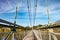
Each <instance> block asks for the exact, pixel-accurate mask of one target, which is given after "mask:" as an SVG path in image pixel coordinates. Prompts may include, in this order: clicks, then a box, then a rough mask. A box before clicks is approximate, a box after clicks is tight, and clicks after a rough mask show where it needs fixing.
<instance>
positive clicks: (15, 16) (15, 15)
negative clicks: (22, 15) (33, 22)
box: [14, 1, 18, 27]
mask: <svg viewBox="0 0 60 40" xmlns="http://www.w3.org/2000/svg"><path fill="white" fill-rule="evenodd" d="M17 10H18V3H17V1H16V12H15V14H14V27H15V25H16V18H17Z"/></svg>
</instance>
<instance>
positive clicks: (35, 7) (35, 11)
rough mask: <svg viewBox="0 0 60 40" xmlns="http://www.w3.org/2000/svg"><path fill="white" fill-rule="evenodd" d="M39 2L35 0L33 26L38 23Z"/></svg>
mask: <svg viewBox="0 0 60 40" xmlns="http://www.w3.org/2000/svg"><path fill="white" fill-rule="evenodd" d="M37 2H38V0H34V19H33V26H34V25H35V23H36V13H37Z"/></svg>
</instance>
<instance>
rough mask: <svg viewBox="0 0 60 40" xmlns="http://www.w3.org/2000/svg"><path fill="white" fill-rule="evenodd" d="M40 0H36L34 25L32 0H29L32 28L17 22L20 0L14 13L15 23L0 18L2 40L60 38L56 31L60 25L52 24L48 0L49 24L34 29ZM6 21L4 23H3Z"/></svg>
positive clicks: (49, 39) (59, 39) (28, 7)
mask: <svg viewBox="0 0 60 40" xmlns="http://www.w3.org/2000/svg"><path fill="white" fill-rule="evenodd" d="M37 3H38V0H34V15H33V25H32V19H31V2H30V0H27V9H28V15H29V24H30V26H32V28H29V30H27V29H28V28H27V29H26V28H25V27H23V26H20V25H18V24H16V19H17V16H18V15H17V14H18V0H16V8H15V13H14V23H12V22H9V21H6V20H3V19H0V40H60V33H56V32H54V29H55V28H60V25H54V26H50V25H49V24H50V15H49V10H48V0H46V14H47V19H48V24H47V26H45V27H40V28H38V29H34V28H33V26H35V24H36V14H37V6H38V5H37ZM2 23H4V24H2Z"/></svg>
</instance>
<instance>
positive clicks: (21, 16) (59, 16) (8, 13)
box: [0, 0, 60, 26]
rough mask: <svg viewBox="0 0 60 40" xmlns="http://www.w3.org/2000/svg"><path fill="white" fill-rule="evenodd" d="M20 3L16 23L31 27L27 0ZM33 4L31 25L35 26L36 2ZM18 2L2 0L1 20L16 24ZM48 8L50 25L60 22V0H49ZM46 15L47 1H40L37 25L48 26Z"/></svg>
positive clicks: (0, 5)
mask: <svg viewBox="0 0 60 40" xmlns="http://www.w3.org/2000/svg"><path fill="white" fill-rule="evenodd" d="M17 1H18V13H17V19H16V22H17V24H19V25H22V26H27V25H28V26H30V25H29V15H28V9H27V2H26V0H17ZM30 3H31V19H32V22H31V24H32V25H33V14H34V0H30ZM15 6H16V0H0V19H4V20H7V21H10V22H14V13H15ZM48 8H49V14H50V23H53V22H55V21H57V20H60V0H48ZM47 21H48V20H47V14H46V0H38V4H37V14H36V24H35V25H38V24H47Z"/></svg>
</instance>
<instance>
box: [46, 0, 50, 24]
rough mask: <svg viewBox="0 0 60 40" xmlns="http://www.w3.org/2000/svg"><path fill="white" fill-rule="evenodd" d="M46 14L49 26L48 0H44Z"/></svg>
mask: <svg viewBox="0 0 60 40" xmlns="http://www.w3.org/2000/svg"><path fill="white" fill-rule="evenodd" d="M46 14H47V18H48V25H49V24H50V17H49V11H48V0H46Z"/></svg>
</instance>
